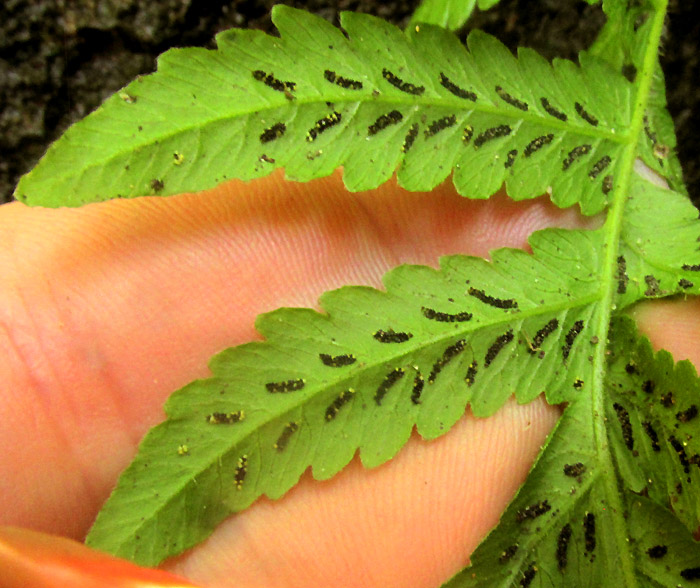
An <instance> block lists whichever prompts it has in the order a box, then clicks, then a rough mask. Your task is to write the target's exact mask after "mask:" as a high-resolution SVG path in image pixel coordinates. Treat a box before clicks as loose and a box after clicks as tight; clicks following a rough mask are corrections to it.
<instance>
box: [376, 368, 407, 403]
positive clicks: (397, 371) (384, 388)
mask: <svg viewBox="0 0 700 588" xmlns="http://www.w3.org/2000/svg"><path fill="white" fill-rule="evenodd" d="M405 373H406V370H405V369H403V368H394V369H393V370H391V371H390V372H389V373H388V374H387V375H386V376H385V377H384V379H383V380H382V383H381V384H379V387H378V388H377V391H376V392H375V393H374V401H375V402H376V403H377V406H380V405H381V404H382V400H384V396H386V393H387V392H388V391H389V390H390V389H391V387H392V386H393V385H394V384H396V382H398V381H399V380H400V379H401V378H403V377H404V375H405Z"/></svg>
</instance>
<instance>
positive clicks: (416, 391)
mask: <svg viewBox="0 0 700 588" xmlns="http://www.w3.org/2000/svg"><path fill="white" fill-rule="evenodd" d="M424 385H425V380H424V379H423V376H422V375H421V373H420V372H418V374H416V377H415V378H414V379H413V390H411V402H413V404H420V396H421V394H422V393H423V386H424Z"/></svg>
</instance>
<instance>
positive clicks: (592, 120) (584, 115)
mask: <svg viewBox="0 0 700 588" xmlns="http://www.w3.org/2000/svg"><path fill="white" fill-rule="evenodd" d="M574 108H575V109H576V114H578V115H579V116H580V117H581V118H582V119H583V120H585V121H586V122H587V123H588V124H589V125H592V126H594V127H597V126H598V119H597V118H596V117H595V116H593V115H592V114H589V113H588V112H586V109H585V108H584V107H583V105H582V104H581V103H580V102H576V103H575V104H574Z"/></svg>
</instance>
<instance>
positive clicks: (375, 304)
mask: <svg viewBox="0 0 700 588" xmlns="http://www.w3.org/2000/svg"><path fill="white" fill-rule="evenodd" d="M493 3H494V2H493V1H491V0H485V1H484V2H481V1H480V2H479V7H480V8H482V9H483V8H486V7H487V5H490V4H493ZM457 4H460V6H459V7H457ZM474 5H475V2H473V1H472V2H464V3H454V2H449V1H446V0H442V2H440V1H438V0H436V1H435V2H429V1H426V2H425V3H424V5H423V6H422V7H421V9H420V11H419V12H418V13H417V14H416V16H415V18H414V21H413V23H414V25H413V26H411V27H409V30H408V32H406V33H403V32H401V31H399V30H398V29H396V28H394V27H392V26H390V25H388V24H386V23H384V22H382V21H380V20H378V19H375V18H372V17H369V16H362V15H356V14H348V13H346V14H344V15H343V16H342V19H341V23H342V26H343V28H344V29H345V31H346V32H347V34H348V36H347V37H346V36H344V35H343V33H342V32H340V31H339V30H337V29H335V28H334V27H332V26H331V25H329V24H328V23H326V22H325V21H323V20H321V19H318V18H316V17H313V16H311V15H308V14H306V13H303V12H301V11H297V10H293V9H291V8H287V7H283V6H278V7H276V8H275V10H274V12H273V19H274V21H275V23H276V24H277V26H278V28H279V30H280V33H281V38H275V37H271V36H266V35H263V34H261V33H259V32H254V31H229V32H226V33H222V34H221V35H219V36H218V38H217V41H218V44H219V49H218V50H217V51H205V50H200V49H187V50H178V51H171V52H169V53H167V54H165V55H164V56H163V57H162V58H161V60H160V61H159V70H158V72H157V73H156V74H154V75H152V76H147V77H145V78H141V79H139V80H137V81H135V82H134V83H133V84H131V85H130V86H128V87H127V88H126V89H125V90H124V91H122V92H120V93H119V94H118V95H117V96H115V97H113V98H112V99H110V100H109V101H108V102H107V103H106V104H105V105H104V107H102V108H101V109H99V110H98V111H97V112H96V113H94V114H93V115H91V116H89V117H88V118H87V119H86V120H85V121H83V122H82V123H80V124H79V125H76V126H75V127H74V128H73V129H71V130H69V131H68V132H67V133H66V135H65V136H64V137H63V138H62V139H61V140H60V141H59V142H57V144H56V145H55V146H54V147H53V148H52V149H51V150H50V151H49V152H48V153H47V155H46V157H45V158H44V160H43V161H42V162H41V163H40V164H39V165H38V166H37V168H35V170H33V171H32V172H31V173H30V174H29V175H27V176H26V177H25V178H24V179H23V180H22V182H21V183H20V185H19V186H18V188H17V195H18V198H20V199H22V200H25V201H27V202H28V203H32V204H44V205H54V206H56V205H77V204H81V203H83V202H87V201H93V200H100V199H105V198H111V197H115V196H117V195H119V196H136V195H142V194H147V193H150V192H153V191H156V192H159V193H162V194H172V193H176V192H180V191H183V190H201V189H204V188H207V187H210V186H213V185H216V184H218V183H220V182H221V181H224V180H225V179H229V178H233V177H238V178H243V179H251V178H255V177H260V176H263V175H265V174H267V173H269V172H270V171H271V170H272V169H273V168H275V167H280V166H281V167H284V168H285V171H286V173H287V176H288V177H289V178H291V179H296V180H300V181H306V180H310V179H312V178H315V177H319V176H322V175H325V174H328V173H330V172H331V171H333V170H334V169H335V168H337V167H338V166H341V165H342V166H343V168H344V181H345V183H346V185H347V187H348V189H350V190H365V189H369V188H374V187H376V186H378V185H379V184H381V183H382V182H384V181H386V180H387V179H388V178H389V177H391V175H392V174H393V173H394V172H396V170H397V169H398V172H397V174H398V178H399V181H400V183H401V184H402V185H403V186H405V187H407V188H409V189H413V190H428V189H431V188H433V187H434V186H436V185H437V184H438V183H440V182H441V181H442V180H443V179H445V178H446V177H447V176H448V175H449V174H450V173H452V174H453V181H454V184H455V186H456V188H457V190H458V191H459V192H460V193H462V194H464V195H466V196H469V197H472V198H485V197H488V196H489V195H490V194H492V193H493V192H494V191H496V189H497V188H499V187H500V186H501V184H502V183H503V182H505V185H506V189H507V191H508V193H509V195H510V196H511V197H513V198H514V199H523V198H532V197H535V196H538V195H540V194H541V193H549V194H550V196H551V199H552V201H553V202H555V203H556V204H557V205H559V206H571V205H574V204H578V205H579V207H580V208H581V210H582V212H584V213H585V214H594V213H597V212H600V211H603V210H606V213H607V216H606V220H605V223H604V224H603V225H602V226H601V227H600V228H598V229H596V230H590V231H583V230H576V231H571V230H561V229H549V230H545V231H541V232H537V233H535V234H533V235H532V236H531V238H530V241H529V242H530V245H531V248H532V253H531V254H527V253H525V252H523V251H520V250H512V249H499V250H497V251H494V252H492V254H491V261H486V260H483V259H478V258H473V257H465V256H452V257H446V258H443V259H442V260H441V262H440V269H439V270H435V269H431V268H427V267H420V266H401V267H398V268H396V269H394V270H392V271H391V272H389V273H388V274H387V275H386V276H385V278H384V286H385V290H381V291H380V290H376V289H372V288H366V287H350V286H348V287H345V288H341V289H339V290H336V291H332V292H328V293H326V294H324V295H323V296H322V297H321V300H320V306H321V308H322V309H323V312H316V311H312V310H309V309H290V308H284V309H279V310H277V311H274V312H272V313H269V314H266V315H263V316H261V317H259V319H258V321H257V322H256V327H257V329H258V331H259V332H260V334H261V335H262V336H263V337H264V341H262V342H253V343H248V344H245V345H241V346H239V347H236V348H234V349H229V350H226V351H224V352H222V353H220V354H219V355H217V356H216V357H215V358H214V359H213V360H212V362H211V371H212V374H213V375H212V376H211V377H210V378H208V379H205V380H199V381H195V382H192V383H191V384H189V385H188V386H186V387H184V388H183V389H181V390H179V391H177V392H175V393H174V394H173V395H172V397H171V398H170V400H169V401H168V402H167V404H166V412H167V416H168V418H167V420H166V421H165V422H164V423H162V424H160V425H159V426H157V427H155V428H154V429H152V430H151V431H150V432H149V433H148V435H147V436H146V438H145V439H144V440H143V442H142V444H141V446H140V449H139V454H138V456H137V457H136V459H135V460H134V462H133V463H132V464H131V466H130V467H129V468H128V469H127V470H126V471H125V472H124V474H123V475H122V477H121V479H120V481H119V485H118V487H117V489H116V490H115V492H114V493H113V495H112V496H111V498H110V499H109V501H108V502H107V504H106V505H105V507H104V509H103V511H102V512H101V513H100V515H99V517H98V519H97V521H96V523H95V526H94V527H93V529H92V531H91V533H90V535H89V536H88V539H87V541H88V543H89V544H91V545H94V546H96V547H99V548H101V549H105V550H107V551H110V552H112V553H115V554H118V555H121V556H125V557H128V558H130V559H132V560H134V561H137V562H140V563H144V564H151V565H152V564H156V563H158V562H160V561H161V560H163V559H164V558H166V557H168V556H171V555H174V554H177V553H180V552H181V551H183V550H185V549H187V548H188V547H190V546H192V545H194V544H196V543H198V542H199V541H201V540H203V539H204V538H206V537H207V536H208V535H209V534H210V533H211V532H212V530H213V529H214V528H215V527H216V525H217V524H218V523H219V522H221V521H222V520H223V519H224V518H226V517H227V516H229V515H230V514H232V513H235V512H238V511H240V510H242V509H244V508H246V507H247V506H249V505H250V504H251V503H252V502H253V501H254V500H255V499H256V498H258V497H260V496H261V495H267V496H269V497H271V498H278V497H280V496H282V495H283V494H284V493H285V492H286V491H287V490H289V489H290V488H291V487H292V486H293V485H294V484H295V483H296V482H297V481H298V479H299V477H300V476H301V474H302V473H303V472H304V471H306V470H307V469H308V468H311V470H312V473H313V476H314V477H315V478H316V479H319V480H321V479H327V478H329V477H331V476H333V475H335V474H336V473H337V472H338V471H340V470H341V469H342V468H343V467H344V466H345V465H346V464H347V463H348V462H349V461H350V459H352V457H353V455H355V453H357V452H358V451H359V454H360V457H361V459H362V462H363V463H364V465H365V466H367V467H376V466H378V465H380V464H382V463H384V462H386V461H387V460H389V459H391V458H392V457H393V456H394V455H395V454H396V452H397V451H398V450H399V449H400V448H401V447H402V446H403V445H404V444H405V442H406V440H407V439H408V437H409V435H410V433H411V431H412V430H413V429H414V428H415V429H416V430H417V431H418V432H419V433H420V435H421V436H423V437H424V438H426V439H432V438H435V437H437V436H439V435H442V434H444V433H446V432H447V431H448V430H449V429H450V428H451V427H452V425H453V424H454V423H455V422H456V421H457V420H458V419H459V418H460V417H461V416H462V415H463V414H464V410H465V407H466V406H470V407H471V410H472V411H473V413H474V414H475V415H477V416H483V417H486V416H489V415H491V414H493V413H494V412H495V411H496V410H498V409H499V407H501V406H502V404H503V403H504V401H505V400H506V399H507V398H508V397H510V396H511V395H515V397H516V398H517V400H518V401H519V402H521V403H526V402H530V401H531V400H533V399H534V398H535V397H537V396H538V395H540V394H541V393H543V392H544V393H545V395H546V399H547V401H548V402H550V403H557V404H559V403H566V405H567V407H566V409H565V411H564V414H563V416H562V418H561V420H560V422H559V423H558V425H557V428H556V429H555V430H554V431H553V432H552V434H551V435H550V437H549V439H548V441H547V444H546V446H545V448H544V449H543V451H542V452H541V454H540V456H539V457H538V460H537V463H536V464H535V466H534V468H533V470H532V472H531V474H530V476H529V477H528V480H527V482H526V483H525V484H524V486H523V487H522V488H521V489H520V491H519V493H518V495H517V496H516V497H515V499H514V501H513V502H512V504H511V505H510V506H509V508H508V510H507V511H506V512H505V513H504V515H503V517H502V520H501V523H500V524H499V526H498V527H497V528H496V529H495V530H493V531H492V532H491V534H490V535H489V536H488V537H487V539H486V540H485V541H484V542H483V543H482V545H481V546H480V547H479V548H478V550H477V551H476V552H475V554H474V556H473V563H472V565H471V566H470V567H468V568H466V569H465V570H464V571H463V572H461V573H460V574H458V575H457V576H455V578H453V579H452V580H451V581H450V582H449V583H448V586H450V587H455V588H456V587H463V586H464V587H466V586H477V585H478V586H493V587H496V586H513V585H516V586H523V587H527V586H532V587H535V586H573V587H577V586H613V585H614V586H685V585H686V583H685V581H686V580H690V581H692V579H694V578H697V576H698V575H700V548H699V547H698V544H697V543H696V542H694V541H693V539H692V532H693V531H695V528H696V527H697V524H698V519H699V518H700V500H698V491H697V487H698V484H700V437H699V435H700V416H699V415H698V406H697V405H698V403H700V402H699V401H698V400H697V399H698V397H699V394H700V380H699V379H698V376H697V374H696V373H695V371H694V369H693V368H692V366H690V364H688V363H685V362H681V363H679V364H677V365H674V363H673V360H672V358H671V357H670V355H669V354H668V353H667V352H663V351H662V352H659V353H657V354H654V353H653V352H652V351H651V348H650V345H649V343H648V341H646V340H645V339H643V338H641V337H640V336H639V335H638V334H637V333H636V330H635V328H634V326H633V324H632V323H631V321H630V320H629V319H624V318H623V317H621V315H620V313H621V311H623V310H624V309H626V308H628V307H630V306H631V305H633V304H634V303H636V302H638V301H640V300H644V299H649V298H660V297H667V296H671V295H680V294H682V295H688V294H698V293H700V251H699V250H698V246H697V241H698V238H699V236H700V221H699V220H698V218H697V210H696V209H694V208H693V207H692V206H691V205H690V203H689V202H688V200H687V198H686V197H685V196H684V190H685V188H684V186H683V184H682V180H681V173H680V166H679V164H678V160H677V158H676V156H675V154H674V153H673V147H674V145H675V137H674V133H673V125H672V121H671V119H670V117H669V115H668V112H667V111H666V102H665V92H664V83H663V76H662V73H661V70H660V67H659V64H658V50H659V49H658V44H659V39H660V36H661V31H662V27H663V21H664V17H665V11H666V5H665V2H664V1H662V0H640V1H638V2H626V1H624V0H605V1H604V3H603V8H604V10H605V12H606V14H607V16H608V22H607V23H606V25H605V26H604V28H603V30H602V31H601V33H600V36H599V38H598V40H597V41H596V43H595V44H594V45H593V47H592V48H591V50H590V51H589V52H587V53H582V54H581V55H580V58H579V62H580V66H577V65H575V64H573V63H571V62H568V61H564V60H555V61H554V62H553V63H552V64H549V63H547V62H546V61H544V60H543V59H542V58H541V57H539V56H538V55H537V54H536V53H534V52H533V51H531V50H526V49H525V50H520V51H519V53H518V58H517V59H516V58H514V57H513V56H512V55H511V54H510V52H509V51H508V50H507V49H506V48H505V47H504V46H502V45H501V44H500V43H499V42H498V41H497V40H496V39H494V38H492V37H490V36H488V35H485V34H483V33H480V32H478V31H477V32H474V33H472V34H471V35H470V36H469V38H468V46H469V51H467V50H466V49H465V48H464V47H462V46H461V45H460V44H459V42H458V41H457V39H456V38H455V37H454V36H452V35H451V34H450V33H448V32H446V31H445V30H443V29H441V28H438V27H436V26H431V25H430V24H420V25H419V26H415V23H416V22H418V21H430V22H432V23H439V24H442V25H444V26H448V27H457V26H460V25H461V24H463V22H464V20H465V19H466V18H467V17H468V15H469V14H470V13H471V10H472V9H473V8H474ZM455 7H457V8H455ZM453 8H454V9H455V10H454V11H453V10H452V9H453ZM300 64H302V65H300ZM638 160H641V161H643V162H644V163H646V164H647V165H648V166H649V167H650V168H652V169H653V170H654V171H655V172H656V173H657V174H658V175H659V176H661V177H662V178H664V179H665V180H666V181H667V183H668V184H669V186H670V187H669V188H662V187H659V186H657V185H654V184H653V183H651V182H650V181H649V180H647V179H643V178H642V177H640V176H639V175H637V173H636V172H635V166H637V165H638V164H637V161H638Z"/></svg>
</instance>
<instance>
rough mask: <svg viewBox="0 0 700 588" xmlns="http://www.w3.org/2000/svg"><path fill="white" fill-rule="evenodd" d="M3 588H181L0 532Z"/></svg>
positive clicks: (60, 542)
mask: <svg viewBox="0 0 700 588" xmlns="http://www.w3.org/2000/svg"><path fill="white" fill-rule="evenodd" d="M0 586H2V587H3V588H64V587H65V586H70V587H71V588H105V587H108V588H161V587H162V588H185V587H187V586H194V584H191V583H190V582H187V581H186V580H184V579H182V578H177V577H176V576H174V575H172V574H168V573H166V572H163V571H160V570H150V569H146V568H140V567H138V566H136V565H134V564H132V563H130V562H127V561H124V560H119V559H116V558H114V557H110V556H108V555H104V554H101V553H99V552H97V551H94V550H92V549H88V548H87V547H85V546H84V545H82V544H80V543H77V542H75V541H71V540H70V539H65V538H63V537H56V536H53V535H45V534H43V533H37V532H35V531H28V530H26V529H18V528H13V527H0Z"/></svg>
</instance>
